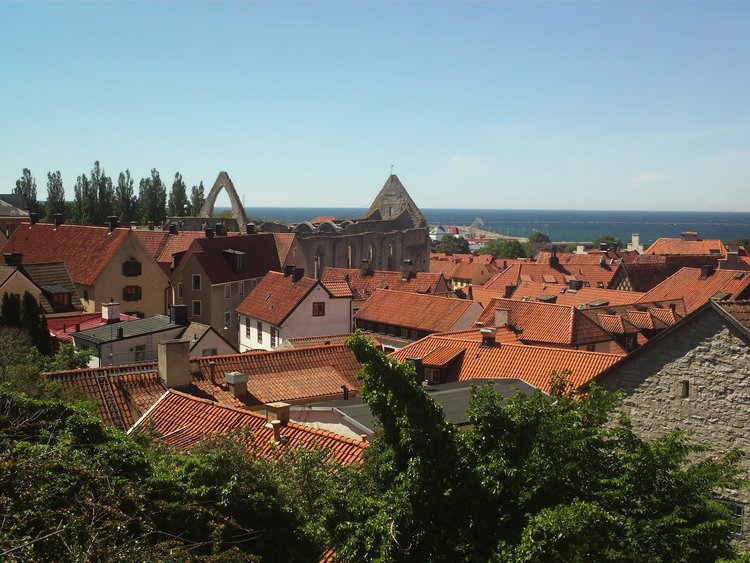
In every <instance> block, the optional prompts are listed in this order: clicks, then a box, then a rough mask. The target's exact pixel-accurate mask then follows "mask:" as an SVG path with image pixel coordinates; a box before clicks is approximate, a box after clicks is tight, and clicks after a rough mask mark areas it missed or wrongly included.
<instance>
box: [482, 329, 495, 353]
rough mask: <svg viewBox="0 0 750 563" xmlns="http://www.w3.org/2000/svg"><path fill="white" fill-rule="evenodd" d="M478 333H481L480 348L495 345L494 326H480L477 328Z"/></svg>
mask: <svg viewBox="0 0 750 563" xmlns="http://www.w3.org/2000/svg"><path fill="white" fill-rule="evenodd" d="M479 333H480V334H481V335H482V344H481V347H482V348H492V347H493V346H495V336H496V334H497V329H496V328H494V327H492V328H490V327H487V328H482V329H479Z"/></svg>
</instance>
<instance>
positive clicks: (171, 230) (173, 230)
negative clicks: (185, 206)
mask: <svg viewBox="0 0 750 563" xmlns="http://www.w3.org/2000/svg"><path fill="white" fill-rule="evenodd" d="M169 234H170V235H176V234H177V225H175V224H174V223H170V224H169Z"/></svg>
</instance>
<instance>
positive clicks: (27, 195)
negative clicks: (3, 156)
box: [13, 168, 39, 213]
mask: <svg viewBox="0 0 750 563" xmlns="http://www.w3.org/2000/svg"><path fill="white" fill-rule="evenodd" d="M13 193H14V194H17V195H22V196H23V197H24V199H25V200H26V207H27V209H28V211H29V213H38V212H39V202H38V201H37V199H36V179H35V178H34V177H33V176H32V175H31V170H29V169H28V168H24V169H23V173H22V174H21V177H20V178H19V179H18V180H16V187H15V188H14V189H13Z"/></svg>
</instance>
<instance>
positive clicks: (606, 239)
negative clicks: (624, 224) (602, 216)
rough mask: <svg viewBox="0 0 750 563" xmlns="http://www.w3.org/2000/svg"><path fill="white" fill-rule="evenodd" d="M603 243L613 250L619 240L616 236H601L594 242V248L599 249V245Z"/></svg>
mask: <svg viewBox="0 0 750 563" xmlns="http://www.w3.org/2000/svg"><path fill="white" fill-rule="evenodd" d="M602 243H606V244H607V248H613V247H614V246H615V244H616V243H617V239H616V238H615V236H614V235H601V236H598V237H596V240H594V248H596V249H598V248H599V245H600V244H602Z"/></svg>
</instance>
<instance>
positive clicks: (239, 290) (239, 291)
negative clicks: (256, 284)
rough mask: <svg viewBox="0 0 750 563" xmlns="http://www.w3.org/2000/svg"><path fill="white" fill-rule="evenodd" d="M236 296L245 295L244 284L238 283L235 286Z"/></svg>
mask: <svg viewBox="0 0 750 563" xmlns="http://www.w3.org/2000/svg"><path fill="white" fill-rule="evenodd" d="M237 294H238V295H245V282H240V283H238V284H237Z"/></svg>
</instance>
